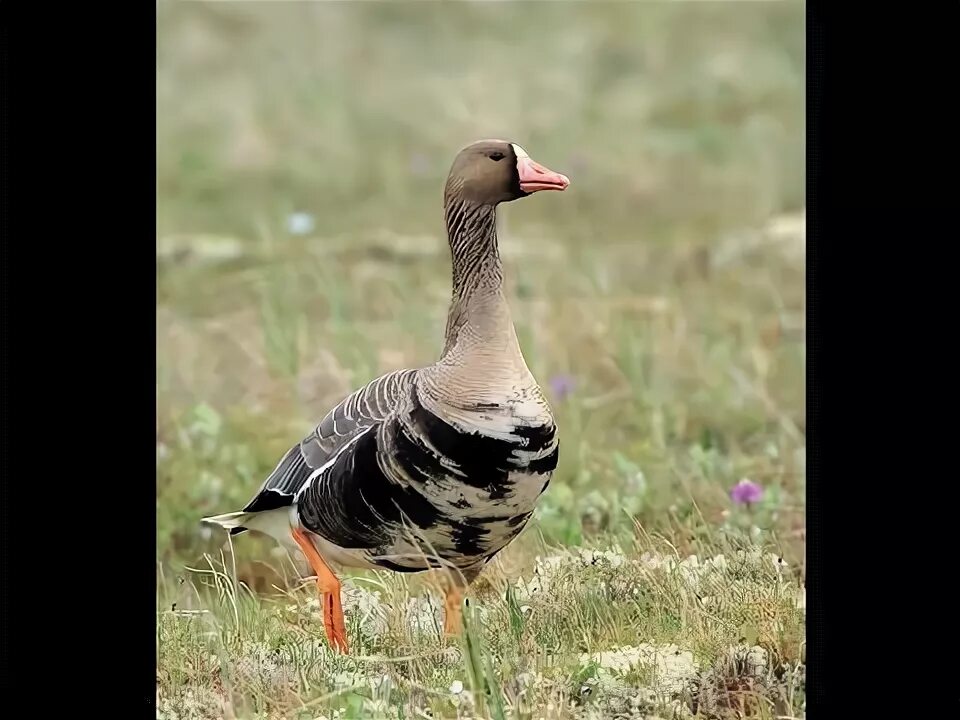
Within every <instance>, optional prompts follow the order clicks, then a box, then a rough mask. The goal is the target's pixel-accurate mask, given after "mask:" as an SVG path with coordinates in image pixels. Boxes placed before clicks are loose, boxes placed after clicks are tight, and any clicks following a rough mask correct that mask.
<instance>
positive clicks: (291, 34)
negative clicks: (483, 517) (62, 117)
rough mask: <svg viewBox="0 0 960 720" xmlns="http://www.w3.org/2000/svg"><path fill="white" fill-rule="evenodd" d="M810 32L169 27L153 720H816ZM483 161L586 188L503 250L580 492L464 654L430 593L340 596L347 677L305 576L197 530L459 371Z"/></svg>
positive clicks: (794, 6) (705, 12)
mask: <svg viewBox="0 0 960 720" xmlns="http://www.w3.org/2000/svg"><path fill="white" fill-rule="evenodd" d="M803 12H804V9H803V5H802V4H800V3H786V2H784V3H762V4H757V3H605V2H595V3H586V2H577V3H510V4H503V3H490V4H487V3H482V4H480V3H478V4H468V3H449V4H446V3H444V4H441V3H405V2H400V3H272V2H261V3H160V4H159V5H158V57H157V113H158V115H157V171H158V174H157V213H158V215H157V404H158V414H157V474H156V483H157V567H158V570H157V578H158V590H157V692H158V718H159V717H163V718H170V719H171V720H172V719H173V718H193V717H198V718H207V717H210V718H220V717H224V718H231V717H235V718H280V717H283V718H287V717H290V718H320V717H323V718H327V719H328V720H332V719H333V718H337V719H338V720H346V719H350V720H352V719H353V718H387V717H389V718H425V717H432V718H446V717H463V718H467V717H469V718H474V717H482V718H652V717H661V718H671V717H703V718H727V717H736V718H774V717H786V718H789V717H803V716H804V698H805V694H804V668H805V650H804V648H805V644H804V636H805V591H804V579H805V560H804V546H805V543H804V509H805V508H804V494H805V485H804V483H805V436H804V420H805V390H806V388H805V373H806V370H805V325H804V291H805V275H804V260H805V252H804V248H805V232H804V180H805V179H804V173H803V170H804V125H803V123H804V112H805V110H804V96H803V92H804V27H803ZM480 137H506V138H509V139H512V140H514V141H516V142H518V143H520V144H521V145H523V146H524V147H525V148H526V149H527V150H528V151H529V152H530V153H531V155H533V157H535V158H537V159H538V160H540V161H541V162H543V163H544V164H546V165H548V166H549V167H551V168H552V169H555V170H557V171H559V172H563V173H565V174H567V175H569V176H570V178H571V181H572V185H571V188H570V189H569V190H568V191H567V192H566V193H563V194H560V193H554V194H550V195H547V194H544V196H543V197H540V196H537V197H533V198H531V199H529V200H525V201H523V202H518V203H513V204H511V205H510V206H507V207H505V208H504V209H503V212H502V213H501V231H500V237H501V254H502V256H503V258H504V262H505V270H506V277H507V292H508V294H509V298H510V302H511V307H512V309H513V314H514V320H515V322H516V325H517V330H518V334H519V337H520V341H521V345H522V347H523V351H524V354H525V356H526V358H527V362H528V364H529V366H530V367H531V369H532V371H533V372H534V374H535V375H536V377H537V378H538V379H540V381H541V383H542V385H543V386H544V389H545V392H546V393H547V395H548V398H549V399H550V401H551V404H552V406H553V408H554V411H555V414H556V416H557V421H558V424H559V428H560V438H561V447H560V465H559V467H558V470H557V474H556V476H555V478H554V480H553V482H552V483H551V485H550V487H549V489H548V491H547V492H546V494H545V495H544V497H543V499H542V506H541V507H540V508H539V510H538V512H537V515H536V517H535V522H534V523H533V525H532V526H531V527H530V528H528V530H527V531H525V532H524V533H523V534H522V535H521V536H520V538H518V540H517V541H516V542H515V543H514V544H513V545H511V546H510V547H509V548H508V549H507V551H505V552H504V553H503V554H502V555H501V556H500V557H498V558H497V560H496V561H495V562H494V563H493V564H492V565H491V566H490V567H489V568H488V570H487V571H485V573H484V574H483V575H482V576H481V578H480V579H479V580H478V581H477V584H476V586H475V588H474V592H473V595H472V597H471V605H470V608H469V609H468V613H467V616H466V620H467V629H466V632H465V635H464V637H463V638H462V639H461V640H460V641H459V642H455V641H446V640H443V639H442V638H441V636H440V629H441V623H442V616H441V608H442V603H441V602H440V598H439V596H438V594H437V591H436V589H435V588H434V587H433V585H432V583H433V580H432V579H431V577H430V576H429V575H425V576H416V577H402V576H397V575H391V574H389V573H351V574H349V575H348V576H347V577H346V578H345V580H344V586H345V590H344V593H345V599H344V603H345V609H346V615H347V622H348V631H349V636H350V641H351V644H352V654H351V655H350V656H347V657H343V656H338V655H334V654H332V653H331V652H330V651H329V650H328V648H327V646H326V640H325V637H324V633H323V628H322V625H321V623H320V620H319V607H318V603H317V601H316V593H315V588H314V585H313V583H311V582H309V581H306V582H305V581H303V580H301V579H300V578H299V577H298V575H297V573H296V571H295V569H294V568H293V566H292V565H291V563H290V560H289V559H288V558H287V557H286V556H285V555H283V554H282V553H280V552H278V551H277V549H276V548H274V546H273V545H272V544H271V543H269V542H265V541H263V540H261V539H258V538H256V537H250V536H248V535H244V536H241V537H239V538H237V539H235V541H234V542H233V543H232V544H231V543H228V542H227V538H226V536H225V535H224V534H222V533H219V532H217V531H216V530H211V529H210V528H207V527H203V526H201V524H200V522H199V520H200V518H201V517H202V516H204V515H208V514H214V513H220V512H227V511H230V510H234V509H238V508H239V507H241V506H242V505H243V504H244V502H245V501H246V500H247V499H248V497H249V496H250V494H251V493H252V492H253V491H254V490H255V488H256V486H257V485H258V483H259V482H260V481H261V480H262V479H263V477H264V475H265V474H266V473H268V472H269V471H270V470H271V469H272V468H273V467H274V465H275V464H276V461H277V458H278V457H279V456H280V454H281V453H282V452H284V451H285V450H286V449H288V448H289V447H290V445H292V444H293V443H294V442H296V441H297V440H299V439H300V438H301V437H302V436H303V435H304V434H305V433H306V432H308V431H309V430H310V429H311V427H312V426H313V425H314V424H316V423H317V422H318V421H319V419H320V417H322V415H323V414H324V413H325V412H326V410H327V409H328V408H329V407H330V406H331V405H332V404H333V403H335V402H337V401H339V400H340V399H341V398H342V397H343V396H344V395H345V394H346V393H348V392H349V391H350V390H352V389H353V388H354V387H356V386H357V385H359V384H362V383H365V382H367V381H369V380H371V379H372V378H374V377H376V376H377V375H379V374H381V373H383V372H386V371H388V370H392V369H395V368H399V367H411V366H416V365H420V364H426V363H429V362H431V361H432V360H433V359H435V358H436V356H437V354H438V353H439V351H440V349H441V347H442V333H443V328H444V321H445V314H446V309H447V302H448V300H449V285H450V267H449V253H448V249H447V246H446V241H445V236H444V230H443V223H442V213H441V208H440V198H441V188H442V183H443V181H444V178H445V176H446V173H447V170H448V169H449V164H450V162H451V161H452V158H453V155H454V154H455V152H456V151H457V150H458V149H459V148H460V147H461V146H463V145H465V144H467V143H468V142H470V141H472V140H474V139H477V138H480ZM745 480H748V481H749V483H750V484H749V485H746V484H744V485H741V486H740V489H739V490H734V488H735V487H736V486H737V485H738V483H741V482H742V481H745Z"/></svg>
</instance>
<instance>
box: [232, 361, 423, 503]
mask: <svg viewBox="0 0 960 720" xmlns="http://www.w3.org/2000/svg"><path fill="white" fill-rule="evenodd" d="M415 373H416V371H415V370H395V371H393V372H390V373H387V374H386V375H382V376H380V377H378V378H377V379H376V380H373V381H371V382H370V383H368V384H367V385H364V386H363V387H361V388H358V389H357V390H355V391H354V392H352V393H351V394H350V395H348V396H347V397H346V398H344V399H343V400H342V401H341V402H340V403H339V404H337V405H336V406H334V407H333V408H332V409H331V410H330V411H329V412H328V413H327V414H326V416H325V417H324V418H323V420H321V421H320V424H319V425H317V427H316V428H314V430H313V432H311V433H310V434H309V435H307V436H306V437H305V438H303V440H301V441H300V442H299V443H297V444H296V445H294V446H293V447H292V448H290V450H288V451H287V453H286V455H284V456H283V458H282V459H281V460H280V462H279V463H278V464H277V466H276V467H275V468H274V469H273V472H271V473H270V475H268V476H267V478H266V480H264V481H263V483H262V484H261V486H260V488H259V489H258V490H257V492H256V494H255V495H254V496H253V498H252V499H251V500H250V502H249V503H247V506H246V507H245V508H244V509H243V511H244V512H263V511H266V510H275V509H277V508H280V507H285V506H287V505H290V504H291V503H292V502H293V498H294V496H295V495H296V494H297V492H298V491H299V490H300V488H302V487H303V485H304V483H305V482H306V481H307V479H308V478H309V477H310V475H311V474H312V473H313V472H314V471H315V470H317V469H318V468H320V467H322V466H323V465H324V464H325V463H327V462H328V461H330V460H331V459H332V458H334V457H335V456H336V455H337V453H338V451H340V450H341V449H342V448H344V447H346V446H347V445H349V444H350V443H351V442H352V441H353V440H354V439H356V438H357V437H358V436H359V435H360V434H361V433H362V432H363V431H364V430H366V429H367V428H369V427H371V426H373V425H376V424H377V423H380V422H382V421H383V420H384V419H385V418H386V417H387V416H388V415H389V414H390V412H391V410H393V408H394V407H395V406H396V404H397V401H398V400H399V398H400V397H401V396H402V393H403V391H404V389H406V388H408V387H409V385H410V382H411V380H412V379H413V376H414V374H415Z"/></svg>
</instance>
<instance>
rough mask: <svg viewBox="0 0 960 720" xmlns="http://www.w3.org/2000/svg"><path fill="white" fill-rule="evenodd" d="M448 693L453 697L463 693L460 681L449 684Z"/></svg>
mask: <svg viewBox="0 0 960 720" xmlns="http://www.w3.org/2000/svg"><path fill="white" fill-rule="evenodd" d="M450 692H451V693H453V694H454V695H459V694H460V693H462V692H463V683H462V682H461V681H460V680H454V681H453V682H452V683H450Z"/></svg>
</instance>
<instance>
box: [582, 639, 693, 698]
mask: <svg viewBox="0 0 960 720" xmlns="http://www.w3.org/2000/svg"><path fill="white" fill-rule="evenodd" d="M580 662H581V664H583V665H586V664H587V663H589V662H597V663H598V664H599V666H600V670H601V673H603V671H606V673H610V674H613V675H623V674H625V673H627V672H629V671H630V670H631V669H634V668H640V667H649V668H652V670H653V673H654V685H655V687H656V689H657V690H659V691H660V692H663V693H677V692H681V691H682V690H683V689H684V688H685V687H686V685H687V683H688V682H689V681H690V680H691V679H692V678H693V677H694V676H695V675H696V673H697V663H696V662H695V661H694V659H693V653H692V652H690V651H689V650H681V649H680V648H679V647H678V646H676V645H673V644H670V645H661V646H655V645H650V644H648V643H643V644H642V645H638V646H635V647H629V646H628V647H621V648H616V649H613V650H609V651H605V652H601V653H597V654H591V653H585V654H583V655H581V656H580Z"/></svg>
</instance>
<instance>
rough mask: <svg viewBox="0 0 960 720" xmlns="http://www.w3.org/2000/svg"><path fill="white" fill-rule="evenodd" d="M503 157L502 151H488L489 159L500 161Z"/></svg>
mask: <svg viewBox="0 0 960 720" xmlns="http://www.w3.org/2000/svg"><path fill="white" fill-rule="evenodd" d="M503 158H504V155H503V153H502V152H492V153H490V159H491V160H496V161H497V162H500V161H501V160H503Z"/></svg>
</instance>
